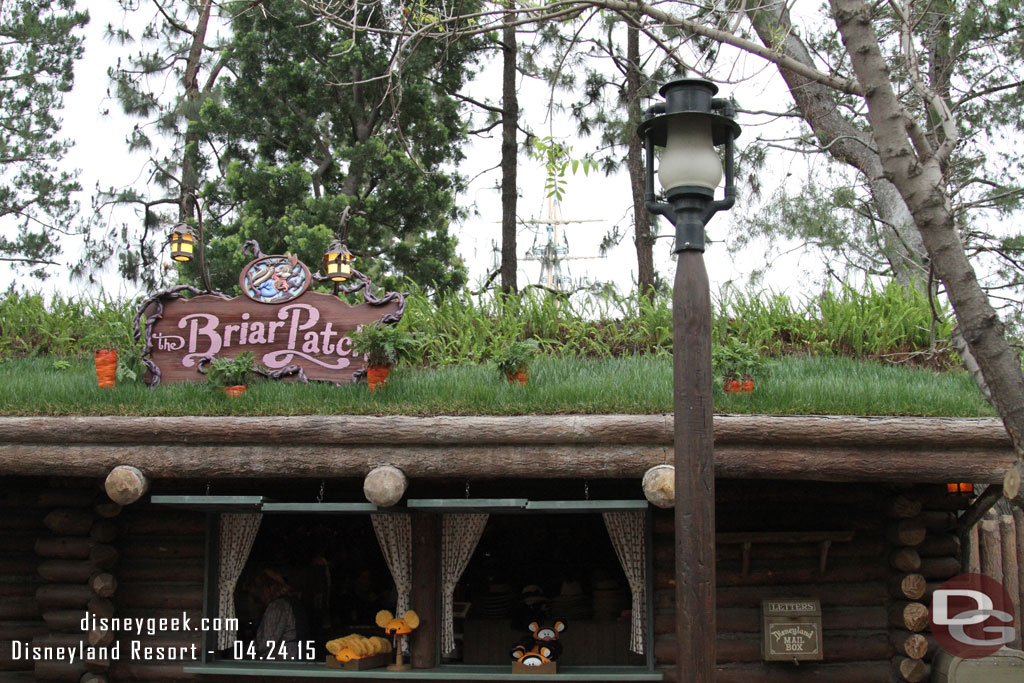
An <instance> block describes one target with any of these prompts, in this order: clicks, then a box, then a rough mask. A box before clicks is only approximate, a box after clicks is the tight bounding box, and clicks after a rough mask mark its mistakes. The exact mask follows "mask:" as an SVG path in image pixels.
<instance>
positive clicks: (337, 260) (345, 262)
mask: <svg viewBox="0 0 1024 683" xmlns="http://www.w3.org/2000/svg"><path fill="white" fill-rule="evenodd" d="M324 275H326V276H327V279H329V280H333V281H334V282H344V281H345V280H347V279H349V278H350V277H351V276H352V254H351V253H349V250H348V247H346V246H345V245H344V244H342V243H341V241H340V240H334V241H333V242H331V246H329V247H327V252H326V253H325V254H324Z"/></svg>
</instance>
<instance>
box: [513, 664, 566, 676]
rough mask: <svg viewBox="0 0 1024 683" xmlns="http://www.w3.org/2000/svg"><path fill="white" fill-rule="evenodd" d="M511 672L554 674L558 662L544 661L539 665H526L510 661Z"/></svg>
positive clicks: (556, 670)
mask: <svg viewBox="0 0 1024 683" xmlns="http://www.w3.org/2000/svg"><path fill="white" fill-rule="evenodd" d="M512 673H514V674H556V673H558V662H544V663H543V664H541V665H540V666H526V665H525V664H523V663H522V662H512Z"/></svg>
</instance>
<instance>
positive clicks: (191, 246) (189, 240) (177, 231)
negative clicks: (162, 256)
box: [167, 223, 196, 262]
mask: <svg viewBox="0 0 1024 683" xmlns="http://www.w3.org/2000/svg"><path fill="white" fill-rule="evenodd" d="M167 242H168V244H170V245H171V258H172V259H174V260H175V261H181V262H186V261H191V260H192V256H193V255H194V254H195V246H196V234H195V233H194V232H192V228H190V227H189V226H188V225H187V224H185V223H178V224H177V225H175V226H174V230H172V231H171V236H170V237H169V238H168V239H167Z"/></svg>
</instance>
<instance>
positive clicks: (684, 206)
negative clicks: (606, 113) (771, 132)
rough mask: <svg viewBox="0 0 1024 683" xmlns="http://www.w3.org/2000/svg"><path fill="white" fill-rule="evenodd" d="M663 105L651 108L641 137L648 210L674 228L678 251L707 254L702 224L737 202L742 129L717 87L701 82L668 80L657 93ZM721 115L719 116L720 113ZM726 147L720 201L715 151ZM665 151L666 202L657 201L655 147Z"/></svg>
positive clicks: (662, 170) (661, 176)
mask: <svg viewBox="0 0 1024 683" xmlns="http://www.w3.org/2000/svg"><path fill="white" fill-rule="evenodd" d="M658 92H659V93H661V95H662V96H663V97H664V98H665V101H664V102H662V103H658V104H656V105H654V106H653V107H651V108H650V109H648V110H647V115H646V116H645V117H644V121H643V123H641V124H640V128H639V131H638V133H639V135H640V137H641V138H642V139H643V141H644V151H645V152H646V157H647V168H646V188H645V190H646V191H645V196H644V199H645V200H646V203H647V210H648V211H650V212H651V213H653V214H657V215H659V216H665V217H666V218H667V219H668V220H669V221H670V222H671V223H672V224H673V225H674V226H675V228H676V245H675V251H676V252H677V253H678V252H680V251H686V250H694V251H701V252H703V251H704V226H705V225H707V223H708V221H710V220H711V217H712V216H714V215H715V214H716V213H717V212H719V211H722V210H724V209H729V208H731V207H732V205H733V203H734V202H735V201H736V186H735V183H734V176H735V170H734V166H735V162H734V158H735V150H734V145H733V141H734V140H735V139H736V138H738V137H739V135H740V127H739V124H737V123H736V121H734V120H733V117H734V116H735V110H734V109H733V107H732V103H731V102H730V101H729V100H726V99H720V98H715V97H714V95H715V93H717V92H718V86H716V85H715V84H714V83H712V82H711V81H705V80H703V79H699V78H680V79H678V80H675V81H670V82H669V83H666V84H665V85H663V86H662V87H661V89H660V90H659V91H658ZM717 112H721V113H717ZM721 145H725V198H724V199H719V200H716V199H715V198H714V193H715V189H716V188H717V187H718V185H719V183H721V181H722V160H721V159H720V158H719V156H718V152H716V151H715V147H718V146H721ZM655 146H658V147H663V148H664V149H665V151H664V153H663V154H662V157H661V163H660V164H659V165H658V180H659V182H660V183H661V186H662V188H664V190H665V198H666V199H667V200H668V201H667V202H656V201H655V200H654V148H655Z"/></svg>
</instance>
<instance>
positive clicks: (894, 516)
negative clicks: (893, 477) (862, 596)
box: [886, 485, 971, 683]
mask: <svg viewBox="0 0 1024 683" xmlns="http://www.w3.org/2000/svg"><path fill="white" fill-rule="evenodd" d="M970 500H971V497H970V496H969V495H960V494H950V493H949V492H948V491H947V490H946V487H945V486H936V485H930V486H918V487H914V488H912V489H906V490H902V491H899V492H897V493H896V495H895V497H894V498H892V499H891V500H890V501H889V504H888V505H887V507H886V514H887V516H888V518H889V521H888V528H887V532H886V539H887V540H888V541H889V544H890V547H889V566H890V569H891V571H892V572H893V573H892V575H891V576H890V578H889V582H888V589H889V598H890V602H889V608H888V618H889V640H890V643H891V644H892V646H893V648H895V652H894V653H893V659H892V668H893V675H894V677H895V680H897V681H909V682H910V683H920V682H922V681H929V680H931V660H932V657H933V656H934V654H935V651H936V648H937V647H938V646H937V645H936V642H935V639H934V638H933V637H932V636H931V634H930V633H929V622H930V616H931V615H930V612H929V605H930V604H931V596H932V592H933V591H934V590H935V589H936V588H938V587H939V586H940V585H941V584H942V583H943V582H944V581H946V580H947V579H950V578H952V577H953V576H956V575H957V574H959V573H960V568H961V565H960V539H959V536H958V530H957V512H958V511H959V510H962V509H964V508H966V507H967V506H968V504H969V503H970Z"/></svg>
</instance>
